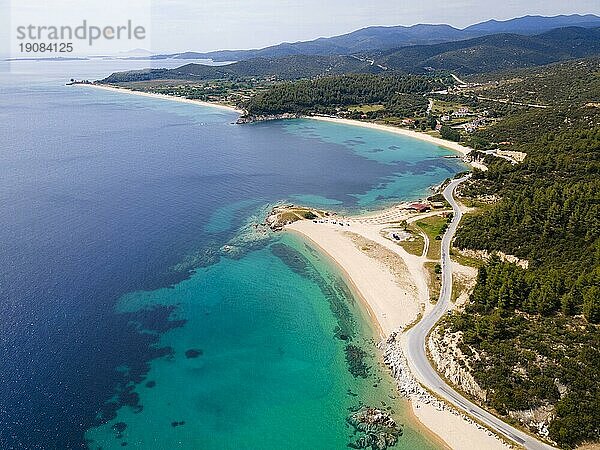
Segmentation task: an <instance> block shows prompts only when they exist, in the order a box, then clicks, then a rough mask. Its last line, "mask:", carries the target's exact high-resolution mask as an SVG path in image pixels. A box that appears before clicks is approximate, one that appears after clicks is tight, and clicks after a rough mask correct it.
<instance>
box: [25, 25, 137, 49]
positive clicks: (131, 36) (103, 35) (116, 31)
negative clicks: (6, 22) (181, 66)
mask: <svg viewBox="0 0 600 450" xmlns="http://www.w3.org/2000/svg"><path fill="white" fill-rule="evenodd" d="M16 31H17V39H18V40H19V41H21V42H25V41H26V42H28V43H34V42H35V43H42V42H44V43H45V42H47V43H50V44H51V43H53V42H54V43H57V41H60V42H63V43H64V42H67V41H68V42H71V41H75V40H78V41H85V42H87V44H88V45H89V46H93V45H94V42H96V41H98V40H101V39H106V40H109V41H112V40H130V41H134V40H140V41H141V40H144V39H146V28H145V27H143V26H141V25H135V24H134V23H133V21H132V20H128V21H127V22H126V23H124V24H120V25H106V26H97V25H90V24H89V23H88V21H87V20H83V22H82V23H81V25H78V26H71V25H61V26H56V25H33V24H29V25H19V26H17V27H16Z"/></svg>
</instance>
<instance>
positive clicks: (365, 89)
mask: <svg viewBox="0 0 600 450" xmlns="http://www.w3.org/2000/svg"><path fill="white" fill-rule="evenodd" d="M447 82H448V80H442V79H440V78H434V77H429V76H422V75H393V76H392V75H390V76H376V75H342V76H331V77H323V78H316V79H313V80H301V81H296V82H288V83H280V84H276V85H274V86H272V87H271V88H270V89H267V90H265V91H263V92H261V93H259V94H258V95H256V96H255V97H253V98H252V99H251V100H250V101H249V102H248V104H247V105H246V109H247V111H248V114H249V115H251V116H258V115H269V114H281V113H298V114H308V113H321V114H328V113H331V114H334V113H336V112H338V111H339V108H341V107H346V108H347V107H348V106H351V105H357V104H359V105H360V104H381V105H383V106H384V108H376V109H373V110H371V111H368V112H363V111H360V110H354V111H353V114H354V115H357V116H362V115H363V114H366V115H367V116H368V117H369V118H377V117H380V116H384V115H390V114H392V115H398V116H401V117H405V116H411V115H414V114H415V113H418V112H424V111H425V110H426V109H427V104H428V102H427V98H426V97H425V96H424V94H426V93H428V92H430V91H431V90H434V89H440V88H442V87H444V85H445V83H447Z"/></svg>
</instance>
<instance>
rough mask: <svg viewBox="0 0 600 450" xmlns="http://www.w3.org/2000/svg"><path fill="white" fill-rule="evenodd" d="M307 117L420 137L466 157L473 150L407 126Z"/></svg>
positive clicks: (473, 162) (474, 164)
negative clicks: (408, 128) (409, 128)
mask: <svg viewBox="0 0 600 450" xmlns="http://www.w3.org/2000/svg"><path fill="white" fill-rule="evenodd" d="M305 118H306V119H313V120H320V121H322V122H331V123H337V124H341V125H351V126H355V127H362V128H370V129H372V130H377V131H384V132H387V133H394V134H398V135H400V136H405V137H409V138H413V139H418V140H420V141H424V142H429V143H430V144H434V145H437V146H438V147H443V148H447V149H449V150H453V151H455V152H457V153H460V154H461V155H462V156H463V157H466V156H467V155H468V154H469V153H471V152H472V151H473V149H472V148H471V147H467V146H465V145H461V144H459V143H458V142H452V141H447V140H446V139H442V138H438V137H434V136H430V135H428V134H425V133H420V132H418V131H414V130H407V129H406V128H399V127H394V126H392V125H382V124H379V123H373V122H363V121H361V120H354V119H342V118H339V117H328V116H318V115H317V116H305ZM467 164H469V165H470V166H472V167H474V168H477V169H479V170H482V171H485V170H487V167H486V166H485V165H483V164H481V163H479V162H477V161H472V162H467Z"/></svg>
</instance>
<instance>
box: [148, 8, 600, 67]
mask: <svg viewBox="0 0 600 450" xmlns="http://www.w3.org/2000/svg"><path fill="white" fill-rule="evenodd" d="M572 26H576V27H582V28H593V27H600V17H598V16H595V15H593V14H586V15H579V14H573V15H561V16H554V17H544V16H525V17H519V18H516V19H510V20H506V21H497V20H493V19H492V20H488V21H486V22H482V23H478V24H475V25H471V26H469V27H466V28H464V29H458V28H454V27H452V26H450V25H443V24H440V25H429V24H419V25H413V26H409V27H406V26H393V27H368V28H363V29H360V30H357V31H354V32H352V33H348V34H343V35H340V36H334V37H328V38H319V39H315V40H312V41H304V42H294V43H288V42H285V43H282V44H278V45H273V46H270V47H265V48H262V49H254V50H219V51H214V52H207V53H198V52H185V53H177V54H170V55H157V56H155V58H156V59H165V58H176V59H212V60H213V61H217V62H223V61H241V60H247V59H253V58H277V57H281V56H290V55H321V56H326V55H350V54H358V53H365V52H371V51H374V50H390V49H394V48H399V47H405V46H409V45H430V44H440V43H443V42H450V41H461V40H466V39H471V38H476V37H481V36H485V35H490V34H499V33H513V34H521V35H525V36H533V35H537V34H541V33H544V32H547V31H550V30H552V29H555V28H564V27H572Z"/></svg>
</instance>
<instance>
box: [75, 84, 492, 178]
mask: <svg viewBox="0 0 600 450" xmlns="http://www.w3.org/2000/svg"><path fill="white" fill-rule="evenodd" d="M71 86H90V87H93V88H97V89H104V90H107V91H112V92H120V93H126V94H132V95H139V96H141V97H148V98H155V99H162V100H171V101H174V102H179V103H187V104H192V105H200V106H207V107H211V108H220V109H224V110H227V111H230V112H234V113H236V114H239V115H240V116H242V115H243V114H244V111H243V110H242V109H239V108H236V107H234V106H231V105H225V104H223V103H215V102H206V101H203V100H192V99H189V98H183V97H177V96H174V95H167V94H157V93H154V92H143V91H135V90H133V89H129V88H126V87H117V86H113V85H102V84H97V83H75V84H72V85H71ZM303 118H305V119H312V120H320V121H322V122H330V123H337V124H341V125H351V126H355V127H362V128H370V129H372V130H377V131H384V132H387V133H394V134H398V135H401V136H405V137H410V138H413V139H418V140H420V141H424V142H428V143H430V144H434V145H437V146H438V147H443V148H446V149H449V150H452V151H455V152H457V153H460V154H461V155H462V156H463V157H466V156H467V155H468V154H469V153H470V152H472V151H473V149H472V148H470V147H467V146H465V145H461V144H459V143H458V142H452V141H447V140H445V139H441V138H437V137H434V136H429V135H428V134H425V133H419V132H418V131H413V130H407V129H405V128H399V127H394V126H392V125H382V124H378V123H373V122H363V121H360V120H354V119H342V118H338V117H327V116H319V115H314V116H303ZM285 119H286V118H281V120H285ZM465 162H466V163H467V164H469V165H470V166H471V167H474V168H477V169H479V170H482V171H486V170H487V167H486V166H485V165H484V164H482V163H480V162H477V161H468V162H467V161H465Z"/></svg>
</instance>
